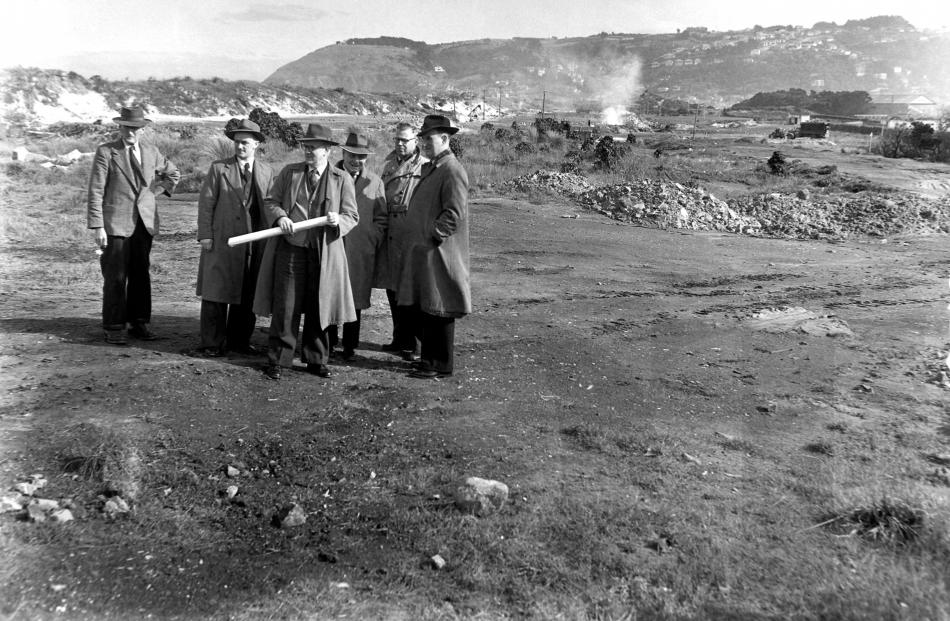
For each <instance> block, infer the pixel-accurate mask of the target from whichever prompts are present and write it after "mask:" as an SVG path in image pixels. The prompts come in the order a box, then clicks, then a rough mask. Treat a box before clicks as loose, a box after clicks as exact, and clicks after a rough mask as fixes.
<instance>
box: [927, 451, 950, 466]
mask: <svg viewBox="0 0 950 621" xmlns="http://www.w3.org/2000/svg"><path fill="white" fill-rule="evenodd" d="M927 459H928V460H930V461H931V462H933V463H935V464H937V465H938V466H950V453H931V454H930V455H927Z"/></svg>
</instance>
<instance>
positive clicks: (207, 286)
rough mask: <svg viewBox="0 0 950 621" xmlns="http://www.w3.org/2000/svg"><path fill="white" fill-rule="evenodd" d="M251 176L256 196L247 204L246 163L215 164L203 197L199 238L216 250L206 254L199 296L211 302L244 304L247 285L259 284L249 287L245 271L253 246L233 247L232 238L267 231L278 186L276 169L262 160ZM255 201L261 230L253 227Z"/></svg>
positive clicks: (200, 197) (200, 196) (201, 263)
mask: <svg viewBox="0 0 950 621" xmlns="http://www.w3.org/2000/svg"><path fill="white" fill-rule="evenodd" d="M251 176H252V177H253V178H254V185H253V191H254V195H253V196H251V197H249V199H248V200H247V201H245V200H244V183H243V181H242V180H241V167H240V163H239V162H238V161H237V158H235V157H229V158H227V159H223V160H218V161H216V162H213V163H212V164H211V168H210V169H209V170H208V175H207V176H206V177H205V180H204V183H202V185H201V192H200V193H199V194H198V239H199V240H202V239H210V240H212V242H213V243H212V244H211V250H210V251H208V250H202V251H201V259H200V260H199V262H198V287H197V290H196V293H197V295H199V296H201V297H202V298H204V299H205V300H208V301H209V302H224V303H226V304H240V303H241V291H242V289H243V288H244V286H248V287H254V286H255V284H256V283H254V282H250V283H244V269H245V265H246V262H247V253H248V252H250V250H251V244H241V245H240V246H235V247H234V248H231V247H230V246H228V238H230V237H234V236H236V235H244V234H245V233H250V232H251V231H254V230H259V229H261V228H267V225H266V224H264V223H263V222H264V219H263V212H264V200H265V199H266V198H267V194H268V193H269V192H270V188H271V184H273V182H274V169H273V168H271V167H270V166H268V165H267V164H265V163H264V162H262V161H260V160H259V159H258V160H255V161H254V168H253V172H252V175H251ZM255 198H256V200H257V206H258V208H259V209H260V210H261V223H259V225H258V227H257V228H255V227H254V226H253V223H252V222H251V212H250V208H251V205H252V203H253V200H252V199H255ZM255 243H261V242H255ZM261 247H263V243H261Z"/></svg>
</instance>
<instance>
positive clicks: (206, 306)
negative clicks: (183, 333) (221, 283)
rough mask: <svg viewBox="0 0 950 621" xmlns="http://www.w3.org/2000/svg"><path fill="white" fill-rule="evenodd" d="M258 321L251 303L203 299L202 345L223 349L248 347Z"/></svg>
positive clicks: (202, 346)
mask: <svg viewBox="0 0 950 621" xmlns="http://www.w3.org/2000/svg"><path fill="white" fill-rule="evenodd" d="M256 323H257V317H256V316H255V315H254V313H253V311H251V305H250V304H228V303H226V302H210V301H208V300H201V345H200V347H201V348H202V349H205V348H207V349H212V348H213V349H219V350H222V351H224V350H227V349H234V350H241V349H247V347H248V345H250V344H251V336H252V335H253V334H254V326H255V325H256Z"/></svg>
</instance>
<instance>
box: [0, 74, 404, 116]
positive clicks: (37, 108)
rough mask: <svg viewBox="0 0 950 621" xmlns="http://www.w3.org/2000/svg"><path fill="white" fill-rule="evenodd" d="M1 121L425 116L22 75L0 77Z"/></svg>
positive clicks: (378, 107)
mask: <svg viewBox="0 0 950 621" xmlns="http://www.w3.org/2000/svg"><path fill="white" fill-rule="evenodd" d="M0 93H2V101H0V120H2V121H3V122H5V123H12V124H18V125H48V124H51V123H56V122H61V121H65V122H94V121H96V120H101V119H110V118H112V117H113V116H115V111H116V110H117V109H118V108H119V107H120V106H122V105H124V104H128V103H132V102H135V103H139V104H142V105H144V106H146V107H147V109H148V110H149V114H151V115H153V116H163V115H164V116H187V117H215V118H222V117H223V118H228V117H232V116H244V115H246V114H247V113H248V112H250V111H251V110H253V109H254V108H258V107H259V108H263V109H265V110H267V111H270V112H277V113H279V114H281V115H284V116H288V115H289V116H293V115H310V114H327V113H340V114H386V113H396V114H398V113H411V112H416V113H417V112H418V111H419V104H418V102H417V101H416V100H415V99H412V100H409V99H405V98H402V97H396V96H385V95H370V94H364V93H353V92H348V91H346V90H344V89H326V88H300V87H280V86H269V85H264V84H260V83H258V82H229V81H225V80H220V79H217V78H214V79H210V80H193V79H191V78H188V77H182V78H176V79H172V80H143V81H109V80H103V79H101V78H100V77H99V76H92V77H90V78H85V77H83V76H81V75H79V74H77V73H74V72H64V71H55V70H40V69H33V68H16V69H8V70H5V71H0Z"/></svg>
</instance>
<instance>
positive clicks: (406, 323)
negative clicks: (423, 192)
mask: <svg viewBox="0 0 950 621" xmlns="http://www.w3.org/2000/svg"><path fill="white" fill-rule="evenodd" d="M428 161H429V160H428V159H426V157H425V156H424V155H422V153H421V152H420V151H419V147H418V145H417V144H416V130H415V128H414V127H413V126H412V125H410V124H409V123H405V122H401V123H399V124H397V125H396V130H395V135H394V136H393V150H392V151H390V153H389V154H388V155H387V156H386V159H385V161H384V162H383V172H382V174H381V175H380V176H381V177H382V180H383V186H384V188H385V190H386V210H387V215H388V222H387V226H386V235H385V236H384V237H383V243H382V245H381V246H380V248H379V251H378V252H377V254H376V284H375V286H376V287H377V288H380V289H385V290H386V298H387V299H388V300H389V311H390V313H391V314H392V321H393V340H392V342H391V343H388V344H386V345H383V350H384V351H391V352H401V353H402V356H403V358H405V359H407V360H410V361H412V360H416V359H418V355H419V343H418V339H417V338H416V334H415V333H414V329H415V322H414V320H413V318H412V317H411V316H410V315H409V309H408V307H405V306H399V305H398V304H397V296H396V288H397V285H398V284H399V276H400V274H401V273H402V268H403V264H404V263H405V261H406V258H407V254H408V248H407V247H406V244H407V242H408V240H409V239H410V238H411V236H410V230H409V229H408V228H407V227H408V223H409V201H410V199H411V198H412V193H413V192H414V191H415V188H416V185H417V184H418V183H419V176H420V175H421V173H422V165H423V164H425V163H426V162H428Z"/></svg>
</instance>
